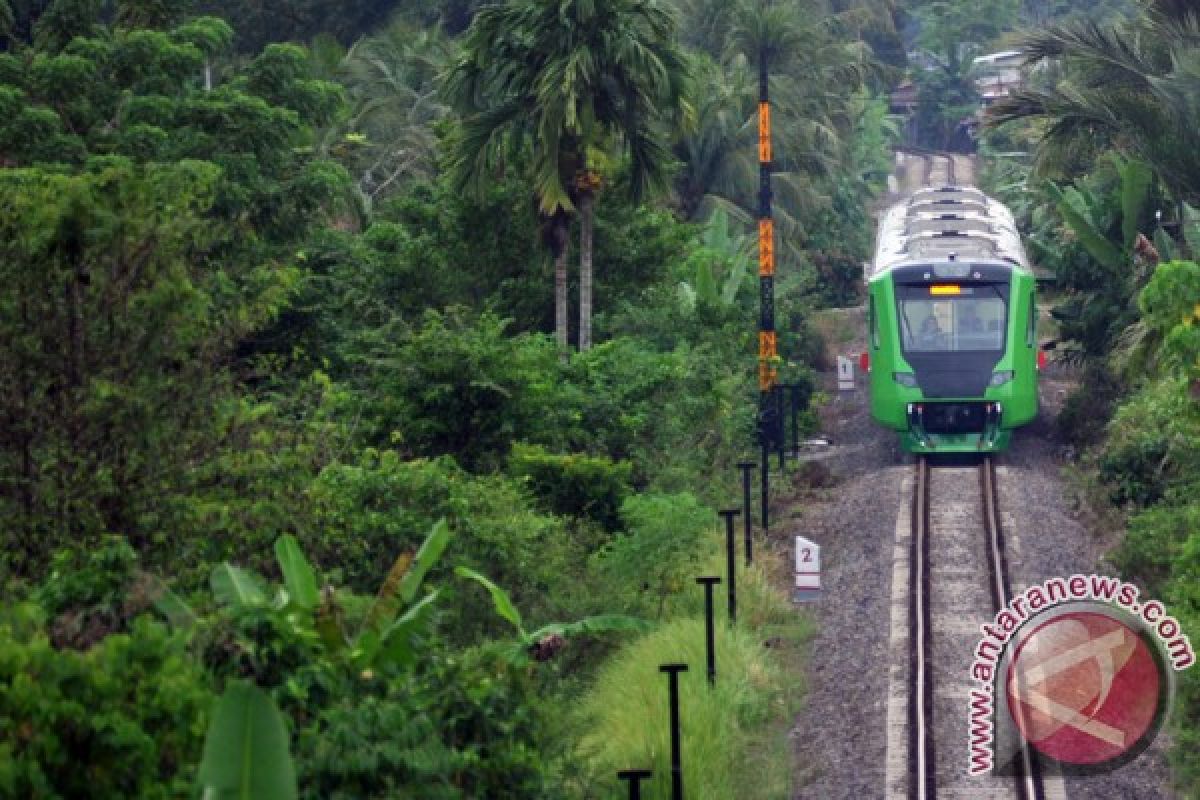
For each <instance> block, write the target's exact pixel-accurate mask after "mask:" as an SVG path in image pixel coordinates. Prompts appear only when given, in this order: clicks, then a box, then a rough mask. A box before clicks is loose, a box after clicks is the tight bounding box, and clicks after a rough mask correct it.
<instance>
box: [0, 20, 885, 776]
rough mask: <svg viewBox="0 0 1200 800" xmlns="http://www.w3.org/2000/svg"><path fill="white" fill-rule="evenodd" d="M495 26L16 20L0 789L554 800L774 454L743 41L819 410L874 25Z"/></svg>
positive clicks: (2, 405)
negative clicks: (763, 393) (620, 647)
mask: <svg viewBox="0 0 1200 800" xmlns="http://www.w3.org/2000/svg"><path fill="white" fill-rule="evenodd" d="M393 6H396V7H395V8H393ZM476 6H477V4H476V3H473V2H469V1H468V2H446V3H432V2H431V3H425V4H404V5H403V7H400V6H399V5H398V4H389V3H349V4H332V3H328V2H318V0H312V1H311V2H279V3H237V4H234V3H224V2H216V1H215V0H214V1H212V2H196V3H173V2H161V1H160V0H137V1H136V2H135V1H133V0H130V1H128V2H101V0H94V1H93V0H53V1H52V2H12V3H0V28H2V33H3V34H4V37H5V38H4V46H3V52H0V110H2V111H3V114H0V209H2V210H3V213H2V214H0V242H2V244H0V273H2V277H3V279H4V281H3V284H0V329H2V330H3V334H4V335H3V337H2V338H0V386H2V387H3V391H2V392H0V513H3V515H4V517H5V519H6V520H7V526H6V528H5V533H4V535H5V537H6V538H5V544H6V545H7V546H6V547H5V548H4V549H3V551H0V553H2V555H0V586H2V587H3V590H4V592H5V596H6V597H11V598H13V602H11V603H6V604H4V607H3V608H2V609H0V675H2V676H3V679H4V682H5V684H6V685H11V686H16V687H25V686H28V685H29V684H30V683H31V682H37V683H38V684H39V686H40V690H39V691H37V692H30V691H25V690H24V689H23V688H22V689H19V690H18V691H16V692H8V691H2V690H0V795H4V796H9V795H13V796H24V795H37V796H46V797H53V796H75V795H78V794H80V793H81V792H82V791H83V789H81V787H82V786H84V785H86V787H87V792H88V793H89V794H90V796H95V797H101V798H103V797H128V796H157V795H162V796H179V795H181V794H187V793H188V792H189V791H212V792H216V793H220V792H222V791H225V790H227V789H229V788H230V787H231V786H234V785H251V784H253V785H255V786H257V787H260V788H259V791H261V792H268V791H270V792H278V793H280V796H285V797H290V796H304V797H395V796H408V795H414V796H415V795H416V794H419V795H420V796H422V797H482V796H486V797H498V798H499V797H533V796H564V794H565V793H566V792H567V791H574V787H575V786H576V783H574V782H573V779H572V778H570V777H569V776H567V775H565V773H566V768H565V766H564V765H565V764H566V763H567V761H566V758H567V757H568V755H569V756H570V757H571V758H573V759H576V760H578V759H580V758H584V757H586V756H583V755H581V754H580V753H579V752H575V751H574V748H575V747H576V746H577V744H578V741H579V738H580V737H579V736H578V735H577V734H578V732H577V731H572V730H566V729H565V727H564V724H563V723H562V721H561V720H560V719H558V717H559V716H561V715H557V714H555V713H553V706H552V703H555V702H559V701H561V700H562V698H563V697H564V696H565V695H564V692H567V691H571V692H574V693H575V694H578V693H580V692H581V691H585V690H586V689H587V686H588V682H589V680H590V679H591V677H592V676H593V675H594V674H595V668H596V666H597V663H598V661H599V657H600V656H602V655H604V654H606V653H607V652H608V650H609V649H610V648H611V647H613V646H614V645H615V643H616V640H615V639H614V638H613V637H612V636H609V637H608V639H607V641H606V640H604V639H601V640H599V641H594V639H596V637H599V636H601V635H603V634H606V632H607V633H610V634H613V633H618V632H625V633H626V635H628V634H630V633H633V632H636V631H639V630H641V629H642V628H643V627H644V623H641V622H635V621H631V620H630V619H628V618H626V617H622V616H619V614H622V613H636V614H639V615H641V616H643V617H648V618H658V619H667V618H670V617H672V616H673V615H675V614H690V613H691V611H692V604H690V603H686V602H683V601H682V600H681V599H680V595H681V593H682V592H683V590H684V584H683V581H682V578H681V576H682V575H683V573H682V572H681V570H683V569H684V568H685V567H689V568H696V567H697V565H699V564H700V563H702V562H703V561H704V560H705V559H706V558H708V557H709V556H710V555H711V554H712V546H713V544H714V539H713V537H712V536H711V532H712V529H711V520H712V518H713V513H712V510H711V508H712V507H713V506H714V505H715V504H716V503H717V502H718V501H722V500H723V499H724V498H725V497H726V494H727V492H728V491H729V490H730V489H731V488H732V487H731V486H730V485H729V483H730V481H731V477H730V476H731V475H732V474H733V470H732V469H731V466H732V464H733V463H734V462H735V461H736V460H737V458H738V457H739V456H740V455H741V454H742V452H743V451H744V449H745V448H746V447H747V446H748V444H749V442H750V435H751V431H752V428H753V404H752V403H751V402H749V401H750V399H751V398H752V397H753V392H754V387H753V383H752V381H753V374H752V368H753V363H752V361H751V355H752V348H753V333H754V328H753V321H754V319H755V308H756V305H757V302H758V298H757V295H756V293H755V292H754V291H753V287H754V281H753V274H752V273H753V270H752V269H751V267H750V264H751V259H750V257H749V256H750V249H749V248H750V245H751V242H752V241H753V240H752V238H751V236H750V235H749V234H750V233H751V230H752V229H751V227H750V225H748V224H747V222H748V215H747V211H749V210H750V209H751V208H752V197H753V192H754V189H755V186H756V181H757V176H756V175H755V174H754V171H753V169H747V167H746V165H747V164H750V163H752V162H753V159H754V157H755V149H754V148H755V143H754V136H753V130H754V127H755V114H756V106H755V100H754V97H755V95H754V86H753V80H751V79H750V76H752V75H753V71H754V69H755V58H756V54H757V53H758V52H759V50H760V47H761V45H763V44H764V42H763V41H761V35H762V32H763V31H764V30H765V27H764V26H766V27H770V26H772V25H774V24H775V23H776V22H778V23H780V24H781V25H784V26H785V27H784V28H782V29H781V30H783V31H784V33H783V34H781V35H782V36H783V38H781V39H778V40H777V41H773V42H771V43H767V44H769V46H770V47H772V48H775V49H774V51H773V55H772V77H771V81H772V88H773V90H774V91H776V94H777V97H778V106H777V111H776V120H777V123H778V125H779V133H778V134H777V142H778V143H779V150H778V152H779V156H778V158H777V164H776V169H777V181H778V186H779V187H780V188H779V208H780V211H781V219H782V221H783V223H784V225H783V227H784V229H785V230H784V236H785V238H784V240H783V242H782V245H783V247H784V248H785V249H786V252H787V253H788V254H789V262H788V265H787V267H786V270H783V269H781V272H785V273H787V272H790V275H789V276H788V277H786V278H784V279H782V280H781V282H780V322H781V331H782V332H783V337H782V338H783V344H784V345H785V347H786V348H787V350H786V352H788V354H789V355H791V356H792V357H793V358H794V360H795V361H796V362H797V364H796V366H795V367H794V371H795V372H796V377H797V379H798V380H801V381H803V380H805V377H806V370H807V364H806V358H807V355H808V354H809V353H811V352H812V351H813V347H812V344H811V341H810V339H809V337H808V336H807V333H806V330H805V327H804V325H803V323H802V315H803V313H804V310H805V309H806V308H807V305H808V304H809V303H812V302H814V301H828V302H854V300H855V299H856V295H855V289H856V284H855V283H854V281H853V276H854V275H855V274H856V271H857V267H856V264H857V262H858V260H859V259H860V258H861V257H862V256H863V255H864V254H865V252H866V249H867V244H868V242H867V239H866V236H867V234H865V233H864V231H863V229H864V227H865V221H866V219H867V216H866V208H867V204H868V203H869V202H870V198H871V196H872V193H873V192H875V191H877V190H878V188H879V186H880V184H881V182H882V174H883V171H884V170H885V169H886V164H887V156H886V154H885V153H883V152H882V150H883V149H884V148H885V146H886V142H887V141H888V139H889V137H890V136H891V134H892V132H893V130H894V126H893V125H891V123H890V121H889V120H888V119H887V118H886V115H885V114H884V109H883V106H882V105H881V101H880V100H879V99H878V97H877V96H876V95H875V93H874V91H875V88H876V87H874V86H873V84H872V82H871V81H872V76H875V75H877V74H878V73H877V72H876V71H875V69H874V62H873V61H872V58H871V55H870V52H869V50H868V48H867V46H866V45H865V43H864V37H867V36H868V35H874V36H879V37H885V38H886V36H888V35H894V33H895V30H894V27H893V26H892V19H893V18H892V14H891V10H890V6H888V5H887V4H886V3H865V2H854V3H846V2H841V3H834V4H825V3H801V2H795V3H788V4H781V8H780V9H779V11H778V12H773V13H776V16H772V17H771V18H770V19H765V18H764V17H762V14H761V12H760V10H758V8H757V6H756V5H754V4H747V5H746V6H745V7H742V6H740V5H739V6H737V7H736V8H734V9H732V11H731V13H730V14H729V15H728V16H727V17H722V21H721V22H720V24H719V25H718V26H716V27H714V28H713V29H712V30H710V31H709V32H708V34H707V35H708V36H710V37H713V38H712V41H713V42H716V43H717V44H716V45H714V46H713V47H712V48H709V49H708V51H707V52H699V51H698V50H697V48H698V47H701V46H703V45H702V41H703V36H704V35H705V34H702V32H701V31H700V29H699V27H697V24H696V20H694V19H693V18H691V17H686V16H682V15H680V14H679V13H678V12H679V10H680V9H679V8H677V7H675V6H669V5H659V4H655V3H647V2H632V1H631V2H620V3H602V4H599V5H589V4H587V3H578V4H574V5H572V4H571V3H566V4H565V5H564V4H563V3H558V2H545V0H513V2H512V3H510V4H507V5H502V6H497V7H493V8H489V9H488V10H486V11H483V12H480V13H479V14H476V10H477V8H476ZM564 9H565V11H567V12H570V13H569V14H566V15H565V16H564V15H563V14H560V13H559V12H560V11H562V10H564ZM713 10H714V12H720V9H718V8H716V6H714V8H713ZM393 11H395V12H398V13H397V15H396V16H389V15H391V14H392V12H393ZM722 13H723V12H722ZM718 15H720V14H718ZM473 20H474V24H473V25H472V21H473ZM510 22H512V23H513V26H510V25H509V23H510ZM767 23H770V25H767ZM464 33H465V36H458V34H464ZM756 36H758V37H759V38H757V39H756V38H755V37H756ZM302 43H307V44H302ZM785 45H786V46H785ZM814 74H820V75H821V76H822V80H821V82H820V83H819V84H818V83H815V82H813V81H811V80H800V78H804V77H806V76H807V77H811V76H812V75H814ZM710 77H711V78H712V81H711V84H712V85H720V86H722V87H726V88H725V89H723V90H722V91H721V92H720V93H713V92H711V91H709V89H710V82H709V80H708V79H709V78H710ZM701 78H703V79H704V80H703V81H701V80H700V79H701ZM839 83H841V84H843V85H841V86H839V85H837V84H839ZM497 103H498V104H499V105H497V106H492V105H489V104H497ZM500 111H503V112H504V114H500ZM505 114H507V116H504V115H505ZM498 115H499V116H498ZM480 137H482V138H480ZM707 143H712V144H711V145H710V144H707ZM492 145H495V146H492ZM743 151H744V152H743ZM475 157H478V158H479V159H480V160H478V161H476V160H474V159H475ZM467 164H472V165H473V166H474V167H475V168H474V169H469V170H463V169H461V167H463V166H464V165H467ZM467 173H473V174H472V175H471V177H473V178H474V179H475V180H474V184H475V186H476V187H477V191H473V192H463V191H462V186H463V183H462V180H461V179H462V177H463V176H464V174H467ZM576 210H577V211H578V219H575V218H573V217H572V214H573V212H574V211H576ZM576 236H579V237H580V242H581V248H580V249H581V253H580V255H581V270H580V273H579V275H578V278H577V279H574V278H573V277H572V276H570V275H569V274H568V273H567V271H566V269H565V266H566V265H565V261H564V262H561V264H560V266H562V267H563V269H562V271H561V272H560V283H559V286H560V289H561V291H560V294H559V298H560V301H561V300H562V299H565V298H566V297H567V296H568V294H569V293H576V294H577V295H578V297H579V299H580V303H581V305H582V306H583V317H582V319H581V326H580V337H579V344H580V350H582V351H584V352H579V353H569V352H564V349H563V348H562V347H560V341H561V340H556V338H555V337H554V336H553V335H552V332H553V331H554V322H555V317H554V308H555V302H554V301H555V293H554V270H553V265H552V264H551V262H550V260H549V259H547V258H546V257H545V252H546V248H545V243H546V242H547V240H549V241H550V242H552V243H555V242H557V243H561V244H565V243H566V242H567V241H572V240H574V239H575V237H576ZM565 249H566V248H565V247H563V248H562V249H561V250H553V251H552V252H553V253H554V254H555V255H559V254H560V253H565ZM592 292H594V294H595V297H596V299H597V302H596V313H595V332H594V334H591V333H590V332H589V325H590V320H591V319H592V312H591V309H590V300H589V299H588V298H589V295H590V294H591V293H592ZM589 345H590V346H589ZM663 559H666V560H669V561H671V564H672V566H671V568H670V569H661V570H658V571H654V572H645V571H643V570H642V569H641V565H644V564H646V563H647V562H648V561H655V560H663ZM543 661H545V662H550V663H544V664H543V663H541V662H543ZM130 678H132V679H133V680H132V681H129V680H128V679H130ZM560 705H561V703H560ZM68 721H70V724H68ZM234 748H242V749H243V752H244V753H245V752H250V753H253V754H255V756H256V757H252V758H251V757H247V758H244V759H231V758H229V757H228V753H229V752H230V750H231V749H234ZM72 763H79V764H86V769H81V770H72V769H69V768H68V767H67V765H68V764H72ZM266 787H270V788H269V789H268V788H266Z"/></svg>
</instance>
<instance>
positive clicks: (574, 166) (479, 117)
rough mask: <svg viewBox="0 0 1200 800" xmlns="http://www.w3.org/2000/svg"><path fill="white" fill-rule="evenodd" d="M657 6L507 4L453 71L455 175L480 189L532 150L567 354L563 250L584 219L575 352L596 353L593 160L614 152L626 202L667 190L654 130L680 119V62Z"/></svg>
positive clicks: (485, 13)
mask: <svg viewBox="0 0 1200 800" xmlns="http://www.w3.org/2000/svg"><path fill="white" fill-rule="evenodd" d="M674 30H675V21H674V17H673V16H672V14H671V13H670V12H669V11H668V10H667V9H666V8H664V7H663V6H661V5H660V4H659V3H658V0H606V2H594V0H510V2H508V3H506V4H504V5H501V6H492V7H488V8H485V9H483V10H482V11H480V12H479V13H478V14H477V15H476V17H475V20H474V21H473V22H472V24H471V27H470V29H469V30H468V32H467V35H466V41H465V45H464V47H463V52H462V55H461V56H460V57H459V59H458V60H457V62H456V63H455V64H454V66H453V68H452V69H451V71H450V73H449V76H448V81H447V89H448V93H449V94H450V96H451V97H452V98H454V100H455V102H456V103H457V105H458V106H459V108H460V109H461V110H462V112H463V115H464V119H463V129H462V133H461V138H460V141H459V142H458V147H457V151H456V155H455V157H454V160H453V163H452V167H453V170H454V174H455V176H456V179H457V183H458V184H459V185H460V186H461V187H463V188H474V189H475V190H477V191H478V190H479V189H480V188H482V185H483V184H484V183H485V182H486V181H487V180H488V179H489V178H490V177H491V176H492V175H493V174H494V171H495V170H496V169H498V168H502V167H503V166H504V164H505V162H506V161H512V160H513V158H514V157H517V156H519V155H520V154H522V153H523V152H524V153H527V154H528V157H529V169H530V171H531V177H532V181H533V187H534V195H535V198H536V203H537V211H538V215H539V217H540V219H541V220H542V223H543V224H542V228H543V231H544V234H543V240H544V241H545V242H546V244H547V246H548V248H549V250H550V252H551V255H552V256H553V258H554V263H555V267H554V271H555V332H556V335H557V337H558V341H559V344H560V346H561V347H562V348H563V349H564V350H565V349H566V346H567V313H566V312H567V300H566V294H567V280H566V251H567V240H568V237H569V230H570V222H571V217H572V215H573V214H575V213H576V211H578V213H579V215H580V223H581V225H580V227H581V241H580V291H579V295H580V296H579V306H580V320H579V347H580V349H581V350H586V349H587V348H588V347H589V346H590V345H591V311H592V309H591V292H592V274H591V270H592V241H591V240H592V217H593V208H594V201H595V194H596V191H597V190H598V189H599V186H600V181H599V175H598V173H597V170H596V163H595V158H594V154H595V153H597V152H605V151H608V150H611V149H612V148H613V147H619V148H620V150H621V151H622V152H623V153H624V155H625V156H627V158H628V162H629V187H630V193H631V195H632V196H633V198H634V199H635V200H636V199H640V198H641V197H642V196H643V195H644V194H645V193H646V192H647V191H650V190H657V189H660V188H663V187H664V186H665V184H666V178H667V167H668V165H669V163H670V154H669V152H668V150H667V149H666V147H665V146H664V144H663V139H664V136H663V132H662V126H661V123H662V122H663V121H664V120H667V119H680V118H682V117H683V116H684V115H685V113H686V104H685V102H684V100H683V88H684V75H685V74H686V71H685V69H684V58H683V54H682V52H681V50H680V49H679V46H678V44H677V43H676V41H675V37H674Z"/></svg>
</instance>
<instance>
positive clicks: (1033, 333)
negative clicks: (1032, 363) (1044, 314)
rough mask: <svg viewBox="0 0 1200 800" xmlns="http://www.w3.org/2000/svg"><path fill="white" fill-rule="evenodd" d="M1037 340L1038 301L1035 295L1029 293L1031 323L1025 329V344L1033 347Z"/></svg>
mask: <svg viewBox="0 0 1200 800" xmlns="http://www.w3.org/2000/svg"><path fill="white" fill-rule="evenodd" d="M1036 341H1037V303H1036V302H1035V301H1034V298H1033V295H1029V325H1028V326H1027V327H1026V329H1025V344H1026V346H1028V347H1033V344H1034V342H1036Z"/></svg>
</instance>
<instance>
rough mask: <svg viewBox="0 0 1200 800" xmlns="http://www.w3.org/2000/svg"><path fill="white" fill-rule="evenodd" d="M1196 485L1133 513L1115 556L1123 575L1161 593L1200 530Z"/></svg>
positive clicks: (1113, 556)
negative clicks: (1195, 498) (1187, 545)
mask: <svg viewBox="0 0 1200 800" xmlns="http://www.w3.org/2000/svg"><path fill="white" fill-rule="evenodd" d="M1195 491H1196V489H1195V487H1191V488H1188V489H1185V490H1183V491H1181V492H1177V493H1172V496H1171V497H1170V498H1169V499H1168V500H1167V501H1165V502H1162V503H1159V504H1158V505H1156V506H1154V507H1153V508H1148V509H1146V510H1145V511H1142V512H1141V513H1139V514H1137V515H1136V516H1134V517H1133V518H1132V519H1131V520H1130V521H1129V530H1128V531H1127V532H1126V534H1125V538H1124V539H1123V540H1122V541H1121V544H1120V546H1119V547H1118V548H1117V550H1116V551H1115V552H1114V553H1113V555H1112V559H1113V561H1114V563H1116V565H1117V566H1118V567H1119V568H1120V570H1121V572H1122V574H1124V575H1126V576H1129V577H1132V578H1135V579H1137V580H1138V581H1139V582H1141V583H1142V584H1143V585H1144V586H1145V588H1146V589H1147V590H1148V591H1151V592H1154V593H1156V594H1161V593H1162V591H1163V589H1164V588H1165V586H1166V584H1167V583H1168V582H1169V581H1170V579H1171V578H1172V576H1173V574H1174V571H1175V570H1176V569H1177V567H1178V559H1179V558H1180V556H1181V555H1182V553H1183V549H1184V544H1185V543H1186V542H1187V541H1188V537H1189V536H1191V535H1192V534H1193V533H1194V532H1195V531H1200V505H1198V504H1196V503H1195V502H1194V501H1193V500H1191V498H1193V497H1194V496H1195V495H1194V493H1195Z"/></svg>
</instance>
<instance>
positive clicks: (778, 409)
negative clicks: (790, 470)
mask: <svg viewBox="0 0 1200 800" xmlns="http://www.w3.org/2000/svg"><path fill="white" fill-rule="evenodd" d="M771 394H772V395H774V397H772V399H773V400H774V401H775V424H774V425H773V426H772V432H773V433H774V435H775V447H776V448H777V449H778V451H779V473H780V474H781V475H782V474H783V472H784V470H786V469H787V460H786V457H785V456H784V448H785V447H786V446H787V444H786V441H785V439H784V435H783V389H781V388H780V387H779V386H776V387H774V388H773V389H772V390H771Z"/></svg>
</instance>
